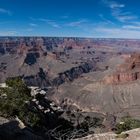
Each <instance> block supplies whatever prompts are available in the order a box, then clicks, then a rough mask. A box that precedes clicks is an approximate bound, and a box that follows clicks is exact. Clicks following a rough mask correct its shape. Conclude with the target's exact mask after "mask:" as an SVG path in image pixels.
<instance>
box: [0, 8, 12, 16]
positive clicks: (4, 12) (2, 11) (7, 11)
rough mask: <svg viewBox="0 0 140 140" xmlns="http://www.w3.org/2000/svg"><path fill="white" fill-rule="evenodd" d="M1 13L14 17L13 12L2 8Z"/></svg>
mask: <svg viewBox="0 0 140 140" xmlns="http://www.w3.org/2000/svg"><path fill="white" fill-rule="evenodd" d="M0 13H2V14H8V15H9V16H11V15H12V12H11V11H10V10H7V9H4V8H0Z"/></svg>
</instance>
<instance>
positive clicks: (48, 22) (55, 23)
mask: <svg viewBox="0 0 140 140" xmlns="http://www.w3.org/2000/svg"><path fill="white" fill-rule="evenodd" d="M39 20H40V21H42V22H45V23H47V24H48V25H50V26H52V27H54V28H60V25H59V24H58V23H57V22H56V21H54V20H50V19H44V18H40V19H39Z"/></svg>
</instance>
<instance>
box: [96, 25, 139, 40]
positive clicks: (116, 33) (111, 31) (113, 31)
mask: <svg viewBox="0 0 140 140" xmlns="http://www.w3.org/2000/svg"><path fill="white" fill-rule="evenodd" d="M95 32H96V33H98V34H100V37H106V38H139V39H140V31H138V30H131V29H125V28H108V27H106V28H105V27H104V28H103V27H98V28H96V29H95ZM101 35H102V36H101Z"/></svg>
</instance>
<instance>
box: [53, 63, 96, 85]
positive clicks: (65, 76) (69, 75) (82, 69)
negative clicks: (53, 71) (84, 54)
mask: <svg viewBox="0 0 140 140" xmlns="http://www.w3.org/2000/svg"><path fill="white" fill-rule="evenodd" d="M94 69H95V66H94V64H93V63H85V64H82V65H80V66H78V67H73V68H71V69H70V70H67V71H65V72H63V73H59V74H58V77H57V78H55V79H54V80H53V81H52V83H53V85H55V86H59V85H61V84H63V83H64V82H66V81H67V82H69V81H73V80H74V79H76V78H78V77H79V76H81V75H82V74H83V73H88V72H90V71H91V70H94Z"/></svg>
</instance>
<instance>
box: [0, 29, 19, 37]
mask: <svg viewBox="0 0 140 140" xmlns="http://www.w3.org/2000/svg"><path fill="white" fill-rule="evenodd" d="M17 34H18V32H17V31H15V30H9V31H0V36H14V35H17Z"/></svg>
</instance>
